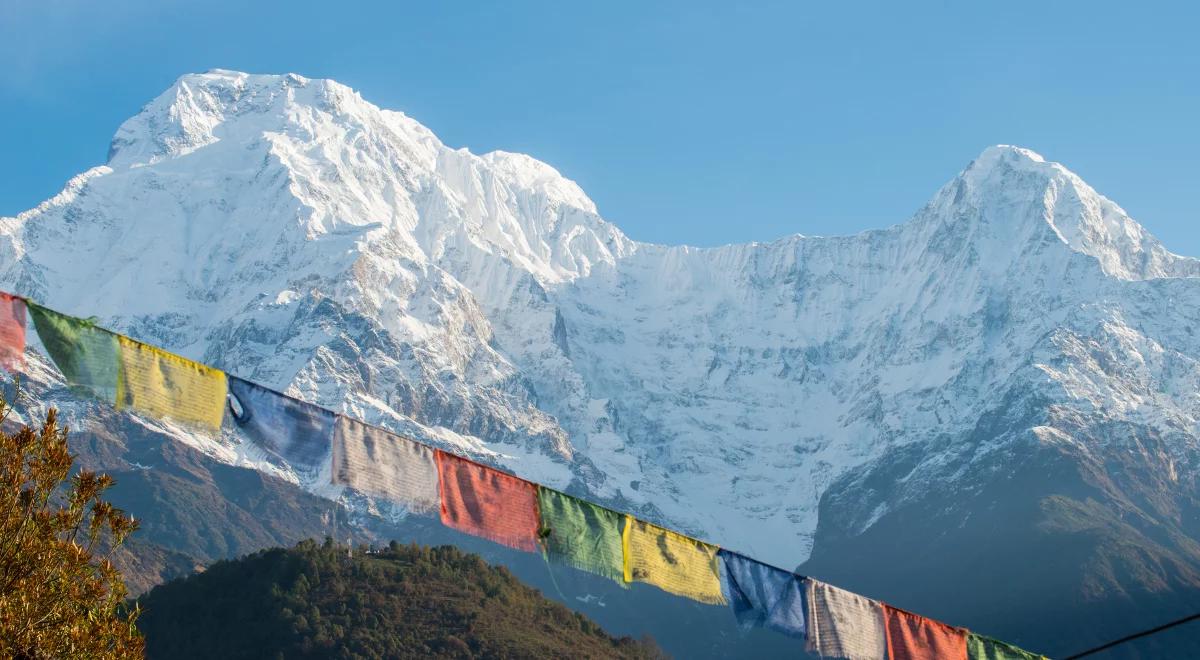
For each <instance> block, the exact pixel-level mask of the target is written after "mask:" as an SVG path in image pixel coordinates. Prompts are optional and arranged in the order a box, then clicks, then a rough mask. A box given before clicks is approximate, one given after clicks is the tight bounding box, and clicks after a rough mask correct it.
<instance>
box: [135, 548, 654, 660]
mask: <svg viewBox="0 0 1200 660" xmlns="http://www.w3.org/2000/svg"><path fill="white" fill-rule="evenodd" d="M140 604H141V606H142V608H143V615H142V617H141V618H140V619H139V620H138V625H139V627H140V628H141V630H142V632H143V634H144V635H145V637H146V652H147V657H149V658H217V657H219V658H276V657H278V658H410V657H412V658H415V657H423V658H424V657H451V658H472V657H489V658H516V657H543V658H545V657H575V658H655V657H662V655H661V653H660V652H659V651H658V649H657V647H656V646H655V645H654V644H653V643H652V642H650V641H648V640H647V641H635V640H632V639H630V638H621V639H617V638H613V637H611V636H609V635H608V634H607V633H605V632H604V631H603V630H602V629H601V628H600V627H599V626H598V625H597V624H595V623H593V622H592V621H591V620H589V619H588V618H586V617H584V616H582V615H580V614H577V613H574V612H572V611H570V610H569V609H567V608H566V607H563V606H562V605H559V604H557V603H554V602H551V601H549V600H547V599H545V598H544V597H543V596H542V595H541V594H540V593H539V592H538V591H536V590H534V589H531V588H529V587H526V586H525V585H523V584H521V583H520V582H518V581H517V580H516V578H514V577H513V576H512V574H511V573H509V572H508V570H507V569H504V568H496V567H492V566H489V565H488V564H487V563H486V562H484V561H483V559H481V558H480V557H478V556H476V555H470V554H466V553H463V552H461V551H459V550H458V549H456V548H454V547H451V546H441V547H435V548H429V547H421V546H415V545H413V546H404V545H400V544H396V543H393V544H392V545H391V546H390V547H388V548H386V549H383V550H380V551H378V552H374V553H368V552H365V551H363V550H355V551H354V552H353V554H352V556H350V553H349V552H348V550H347V548H346V547H345V546H338V545H335V544H333V543H330V542H326V543H325V544H324V545H321V544H318V543H315V542H313V541H303V542H301V543H299V544H298V545H296V546H295V547H294V548H291V549H273V550H264V551H261V552H257V553H255V554H252V555H249V556H247V557H244V558H242V559H238V560H234V561H220V562H217V563H216V564H214V565H213V566H211V567H210V568H209V569H208V570H206V571H204V572H203V573H198V574H195V575H192V576H191V577H187V578H183V579H179V580H175V581H173V582H170V583H168V584H165V585H161V586H159V587H156V588H155V589H153V590H152V591H150V592H149V593H148V594H146V595H145V596H143V597H142V598H141V599H140Z"/></svg>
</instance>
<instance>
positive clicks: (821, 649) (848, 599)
mask: <svg viewBox="0 0 1200 660" xmlns="http://www.w3.org/2000/svg"><path fill="white" fill-rule="evenodd" d="M805 584H806V585H807V589H806V592H807V593H806V596H807V600H808V650H809V651H811V652H813V653H816V654H818V655H821V656H831V657H834V658H846V659H847V660H880V659H881V658H886V657H887V638H886V632H885V630H884V626H883V606H882V603H879V602H878V601H874V600H871V599H870V598H866V597H864V596H859V595H858V594H854V593H850V592H849V591H844V590H842V589H838V588H837V587H835V586H832V585H829V584H825V583H824V582H821V581H820V580H814V579H812V578H805Z"/></svg>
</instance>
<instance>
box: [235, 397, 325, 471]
mask: <svg viewBox="0 0 1200 660" xmlns="http://www.w3.org/2000/svg"><path fill="white" fill-rule="evenodd" d="M229 394H230V396H231V397H232V400H231V401H230V405H229V407H230V413H231V415H230V416H231V417H233V422H234V424H235V425H237V427H238V428H239V429H241V430H242V432H244V433H245V434H246V437H248V438H249V439H250V442H252V443H254V444H255V445H256V446H258V447H260V448H262V449H263V450H264V451H265V452H266V453H268V454H269V455H271V456H273V457H275V458H276V459H279V460H280V461H282V462H283V463H284V464H285V465H288V466H291V467H292V468H293V469H295V470H297V471H302V472H311V473H315V472H318V471H320V469H321V468H322V467H323V466H324V465H325V464H326V460H327V459H328V458H329V454H330V447H331V445H332V442H333V427H334V423H335V422H336V421H337V415H336V414H334V413H333V412H332V411H330V410H326V409H324V408H321V407H320V406H314V405H313V404H311V403H306V402H304V401H300V400H297V399H293V398H291V397H289V396H286V395H283V394H280V393H279V392H275V391H273V390H269V389H267V388H265V387H262V386H260V385H256V384H254V383H251V382H250V381H248V380H242V379H241V378H238V377H236V376H229Z"/></svg>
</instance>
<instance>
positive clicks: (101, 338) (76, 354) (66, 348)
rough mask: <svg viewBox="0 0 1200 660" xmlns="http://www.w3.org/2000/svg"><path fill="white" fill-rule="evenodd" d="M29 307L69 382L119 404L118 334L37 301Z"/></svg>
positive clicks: (45, 342)
mask: <svg viewBox="0 0 1200 660" xmlns="http://www.w3.org/2000/svg"><path fill="white" fill-rule="evenodd" d="M26 306H27V308H28V309H29V316H30V317H31V318H32V319H33V326H34V328H36V329H37V333H38V338H39V339H41V341H42V345H43V346H45V347H46V352H47V353H49V354H50V359H52V360H54V364H55V366H57V367H58V370H59V371H61V372H62V374H63V376H64V377H65V378H66V379H67V384H68V385H71V386H72V387H75V388H80V389H83V390H87V391H90V393H91V394H92V395H93V396H96V397H99V398H100V399H102V400H104V401H107V402H108V403H110V404H112V405H116V403H117V381H118V380H120V375H119V374H120V364H121V361H120V358H119V355H120V348H119V347H118V344H117V335H115V334H113V333H112V332H109V331H108V330H105V329H103V328H99V327H96V325H95V324H93V323H91V322H89V321H84V320H83V319H77V318H75V317H72V316H67V315H65V314H59V313H58V312H56V311H54V310H51V309H47V308H45V307H42V306H41V305H38V304H36V303H33V302H29V303H27V305H26Z"/></svg>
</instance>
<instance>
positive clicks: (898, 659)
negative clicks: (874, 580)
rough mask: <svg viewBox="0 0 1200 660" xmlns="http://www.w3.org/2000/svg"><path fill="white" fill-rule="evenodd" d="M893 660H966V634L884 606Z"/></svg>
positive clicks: (942, 624) (889, 648) (889, 647)
mask: <svg viewBox="0 0 1200 660" xmlns="http://www.w3.org/2000/svg"><path fill="white" fill-rule="evenodd" d="M883 610H884V619H883V623H884V627H885V628H886V629H887V639H888V656H889V657H890V658H891V659H892V660H967V631H965V630H963V629H961V628H954V627H952V626H948V625H946V624H944V623H939V622H937V621H933V620H930V619H926V618H925V617H923V616H920V615H917V614H913V613H911V612H905V611H904V610H898V609H896V608H894V607H891V606H888V605H884V606H883Z"/></svg>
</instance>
